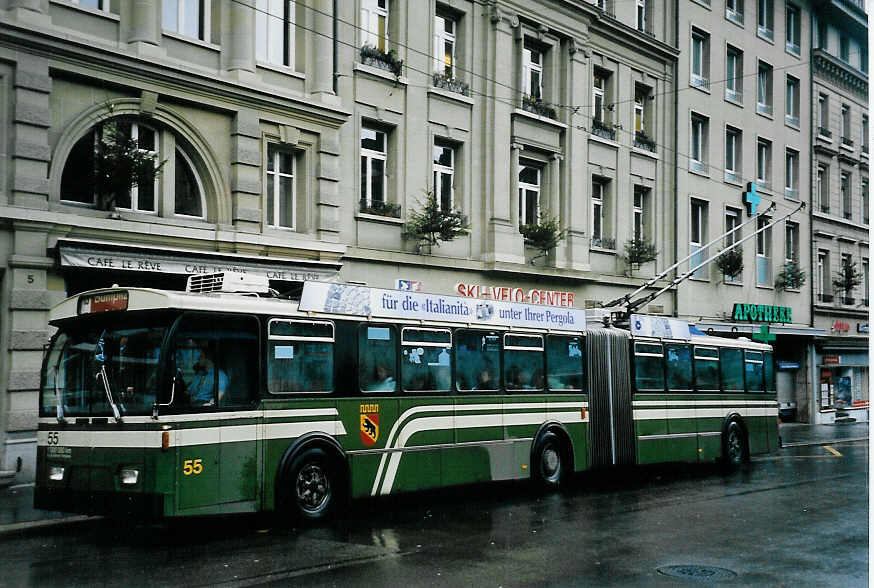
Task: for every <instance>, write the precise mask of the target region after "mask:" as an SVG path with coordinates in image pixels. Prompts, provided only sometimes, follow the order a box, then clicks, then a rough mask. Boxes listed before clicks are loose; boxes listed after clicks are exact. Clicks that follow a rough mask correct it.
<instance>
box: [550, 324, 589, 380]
mask: <svg viewBox="0 0 874 588" xmlns="http://www.w3.org/2000/svg"><path fill="white" fill-rule="evenodd" d="M584 345H585V340H584V339H583V338H582V337H566V336H563V335H547V337H546V383H547V386H548V387H549V389H550V390H556V391H568V392H578V391H580V390H582V389H583V387H584V386H583V382H584V379H583V378H584V365H585V355H584V353H583V351H584V349H585V348H584Z"/></svg>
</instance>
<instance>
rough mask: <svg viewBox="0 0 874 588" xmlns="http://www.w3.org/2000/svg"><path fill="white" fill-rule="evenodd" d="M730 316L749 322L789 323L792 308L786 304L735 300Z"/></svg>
mask: <svg viewBox="0 0 874 588" xmlns="http://www.w3.org/2000/svg"><path fill="white" fill-rule="evenodd" d="M731 318H732V319H733V320H736V321H744V322H750V323H791V322H792V309H791V308H790V307H788V306H770V305H768V304H744V303H741V302H736V303H735V304H734V311H733V312H732V313H731Z"/></svg>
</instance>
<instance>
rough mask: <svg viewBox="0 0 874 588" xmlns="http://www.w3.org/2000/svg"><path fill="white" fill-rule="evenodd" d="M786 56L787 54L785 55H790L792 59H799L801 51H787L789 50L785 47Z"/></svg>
mask: <svg viewBox="0 0 874 588" xmlns="http://www.w3.org/2000/svg"><path fill="white" fill-rule="evenodd" d="M786 54H787V55H791V56H792V57H795V58H797V59H801V49H800V48H799V50H798V51H792V50H791V49H789V48H788V47H787V48H786Z"/></svg>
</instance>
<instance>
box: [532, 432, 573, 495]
mask: <svg viewBox="0 0 874 588" xmlns="http://www.w3.org/2000/svg"><path fill="white" fill-rule="evenodd" d="M533 455H534V461H533V464H532V465H533V468H532V469H533V474H534V481H535V482H536V483H537V485H538V486H540V487H541V488H546V489H554V488H558V487H559V486H561V483H562V481H563V480H564V476H565V459H564V452H563V451H562V443H561V440H560V439H559V438H558V436H557V435H556V434H555V433H545V434H544V435H543V436H542V437H541V438H540V441H538V442H537V446H536V447H535V448H534V452H533Z"/></svg>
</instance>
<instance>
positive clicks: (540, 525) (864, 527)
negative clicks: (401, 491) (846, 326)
mask: <svg viewBox="0 0 874 588" xmlns="http://www.w3.org/2000/svg"><path fill="white" fill-rule="evenodd" d="M836 454H837V455H836ZM671 565H691V566H716V567H719V568H723V569H727V570H730V571H731V572H733V573H734V574H736V575H735V576H734V577H733V578H729V579H727V580H725V585H735V586H738V585H744V586H745V585H757V586H842V587H845V586H867V585H868V443H867V442H866V441H861V442H851V443H840V444H835V445H830V446H817V445H814V446H804V447H792V448H787V449H782V450H780V452H778V453H775V454H773V455H771V456H767V457H759V458H754V460H753V462H752V463H751V464H750V465H749V466H745V467H744V468H742V469H741V470H739V471H736V472H731V473H725V472H723V471H721V470H720V469H719V468H715V467H707V466H670V467H658V468H648V469H636V470H632V471H630V472H626V473H616V472H614V473H610V474H609V475H605V474H590V475H585V476H580V477H578V478H577V479H575V480H574V481H573V482H572V484H571V485H570V487H569V488H568V489H567V490H565V491H563V492H560V493H555V494H550V495H545V496H538V495H537V494H535V493H533V492H532V491H531V490H530V489H529V488H528V487H527V485H524V484H519V483H514V484H500V485H489V486H482V487H476V488H464V489H459V490H451V491H442V492H438V493H427V494H415V495H409V496H404V497H400V498H392V499H391V500H378V501H360V502H356V503H353V505H352V507H351V512H350V513H349V514H348V516H347V517H345V518H344V519H343V520H342V521H336V522H334V523H331V524H325V525H321V526H318V527H309V528H300V529H295V528H291V529H289V528H281V527H278V526H276V525H275V524H274V521H271V520H270V519H269V518H266V517H248V516H247V517H234V518H222V519H196V520H185V521H181V522H177V523H174V524H172V525H136V524H129V523H125V522H119V521H105V520H102V519H92V520H88V521H84V522H80V523H71V524H65V525H59V526H56V527H51V528H43V529H33V530H30V531H27V532H22V533H11V534H4V535H0V570H2V571H0V585H3V586H53V585H76V586H84V585H101V586H116V585H117V586H122V585H123V586H130V585H135V586H158V585H190V586H196V585H222V584H229V585H232V586H238V585H239V586H251V585H271V586H289V585H306V586H344V587H345V586H366V587H368V588H372V587H377V586H534V585H537V586H543V585H551V586H553V585H558V586H591V585H604V586H653V585H656V586H678V585H680V586H682V585H690V586H693V585H701V584H702V581H701V580H700V579H699V580H692V579H684V578H677V577H672V576H667V575H664V574H663V573H661V572H659V571H658V568H664V567H665V566H671ZM686 570H687V571H689V570H690V568H687V569H686ZM691 570H692V571H694V572H695V573H699V574H703V576H699V578H701V577H704V578H707V577H708V576H707V574H709V573H710V572H708V571H706V570H696V569H691ZM710 578H711V579H710V581H708V582H706V583H708V584H712V583H713V580H712V576H711V577H710Z"/></svg>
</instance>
